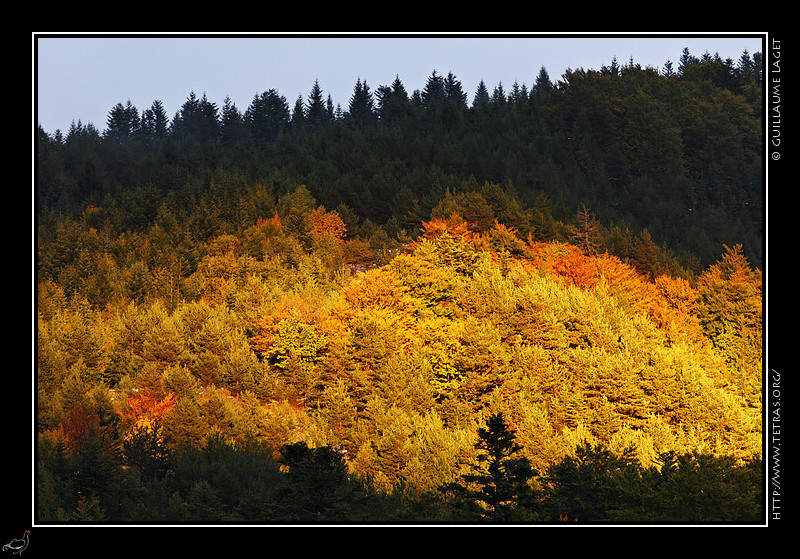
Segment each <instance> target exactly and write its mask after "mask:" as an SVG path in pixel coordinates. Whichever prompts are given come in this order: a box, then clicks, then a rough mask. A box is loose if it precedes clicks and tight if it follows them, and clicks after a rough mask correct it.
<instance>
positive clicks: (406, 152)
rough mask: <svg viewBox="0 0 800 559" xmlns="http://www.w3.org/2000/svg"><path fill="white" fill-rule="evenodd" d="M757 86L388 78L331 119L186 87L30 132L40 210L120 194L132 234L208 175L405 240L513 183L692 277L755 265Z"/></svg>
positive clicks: (275, 98)
mask: <svg viewBox="0 0 800 559" xmlns="http://www.w3.org/2000/svg"><path fill="white" fill-rule="evenodd" d="M761 75H762V70H761V54H760V53H754V54H753V55H752V56H751V55H750V54H749V53H747V52H744V53H743V54H742V56H741V57H740V59H739V60H738V61H732V60H722V59H720V58H719V57H717V56H712V55H709V54H708V53H706V54H704V55H703V56H701V57H696V56H693V55H691V54H690V53H689V52H688V50H684V52H683V53H682V54H681V55H680V58H679V60H678V62H677V63H676V64H675V65H674V68H673V64H672V63H670V62H667V63H665V66H664V67H663V68H662V69H660V70H657V69H654V68H649V67H647V68H642V67H641V66H639V65H638V64H635V63H634V62H633V61H631V62H629V63H628V64H626V65H618V64H617V63H616V61H614V62H613V63H612V65H611V66H608V67H603V68H601V69H600V70H583V69H578V70H569V71H567V72H566V73H565V74H564V75H563V76H562V77H561V79H559V80H557V81H553V80H551V78H550V77H549V75H548V74H547V71H546V69H545V68H542V69H541V70H540V72H539V74H538V75H537V76H536V77H535V79H534V81H533V83H532V84H531V86H530V87H528V86H527V85H525V84H518V83H516V82H515V83H514V84H511V85H508V84H497V85H496V86H494V88H493V89H489V88H488V87H487V86H486V85H485V84H484V83H481V84H480V85H479V87H478V90H477V91H476V92H474V94H473V95H472V98H471V103H468V94H467V92H465V91H464V90H463V88H462V87H461V83H460V82H459V81H458V79H457V78H456V76H454V75H453V74H452V73H449V74H448V75H446V76H444V75H440V74H439V73H437V72H436V70H434V71H433V73H432V74H431V76H430V77H429V79H428V81H427V83H426V84H425V86H424V87H423V88H422V89H421V90H420V89H415V90H414V91H413V92H409V91H407V89H406V87H405V85H404V84H403V83H402V82H401V81H400V78H399V77H398V78H397V79H396V80H395V81H394V82H393V83H392V84H390V85H380V86H378V87H377V88H376V89H375V90H374V91H372V90H371V89H370V86H369V85H368V84H366V83H365V82H361V81H360V80H359V81H358V82H357V83H356V84H355V87H354V91H353V94H352V97H351V98H350V100H349V103H348V105H347V107H346V108H342V107H341V106H339V105H336V106H334V105H333V102H332V100H331V99H330V97H329V96H328V97H327V98H326V96H325V94H324V91H323V89H322V87H321V86H320V84H319V83H317V82H314V84H313V87H312V89H311V92H310V94H309V95H308V97H307V98H306V99H303V98H298V99H296V100H295V101H294V103H293V104H292V101H291V100H287V99H286V98H285V97H283V96H282V95H281V94H280V93H279V92H278V91H276V90H274V89H270V90H267V91H265V92H263V93H260V94H257V95H255V96H254V99H253V100H252V102H251V104H250V105H249V106H248V107H247V108H246V109H244V110H240V109H239V108H238V107H236V106H235V105H234V104H233V103H231V101H230V100H229V99H225V100H224V102H223V103H222V105H221V106H220V105H218V104H217V103H215V102H213V101H211V100H209V99H207V98H206V97H205V95H202V96H197V95H196V94H195V93H194V92H192V93H191V94H190V95H189V97H188V98H187V100H186V102H185V103H184V104H183V105H182V106H181V108H180V110H178V111H177V113H176V114H175V115H174V116H172V118H170V117H169V115H167V114H166V113H165V111H164V108H163V106H162V105H161V103H160V102H159V101H154V102H153V104H152V106H150V107H149V108H146V109H143V110H141V111H140V110H139V109H137V108H136V107H134V106H132V105H131V104H130V102H128V103H126V104H123V103H122V102H120V103H119V104H117V105H116V106H115V107H113V108H111V110H110V112H109V115H108V119H107V122H106V123H105V125H106V127H105V129H104V130H103V131H102V132H101V131H100V130H98V129H97V128H95V127H94V125H92V124H87V125H84V124H81V123H80V121H78V122H77V123H73V124H72V126H71V127H70V129H69V130H68V131H66V132H64V131H51V133H50V134H48V133H45V131H44V130H42V129H41V128H40V129H39V134H38V137H37V139H38V141H37V207H38V209H39V210H40V213H41V214H47V213H49V212H50V211H62V210H63V211H68V212H71V213H72V214H73V215H78V214H80V212H82V211H83V210H84V209H85V208H86V207H87V206H88V205H90V204H91V205H94V206H102V207H108V206H109V204H110V203H116V204H119V203H120V200H125V201H126V203H127V204H128V208H126V210H127V212H128V215H126V216H125V219H126V221H125V223H123V224H122V226H124V227H138V226H141V225H142V224H148V223H151V222H152V219H153V217H154V215H155V211H156V209H157V207H158V204H157V203H156V202H154V200H163V199H164V197H165V196H168V195H171V200H172V202H171V203H173V204H183V205H191V204H195V203H196V202H197V197H198V195H199V194H200V193H206V192H207V191H208V190H209V188H213V187H214V186H215V184H214V177H215V175H216V174H218V173H225V174H227V175H235V176H236V177H237V178H238V179H239V182H240V183H241V184H254V183H259V182H265V183H266V182H270V181H271V180H272V179H273V177H274V176H275V175H276V174H278V175H280V176H281V177H282V178H283V179H285V183H286V185H287V186H286V188H290V187H291V186H293V185H296V184H304V185H306V186H307V187H308V188H309V189H310V191H311V192H312V194H313V195H314V196H315V198H316V199H317V200H318V201H319V202H320V203H321V204H323V205H325V206H326V207H328V208H336V207H338V206H339V205H340V204H344V205H346V206H347V207H348V208H350V209H351V210H352V211H353V212H355V214H356V215H358V216H359V217H360V218H361V219H369V220H370V221H372V222H373V223H377V224H381V225H385V224H387V223H391V224H392V226H393V227H394V226H396V227H400V228H407V229H409V230H412V231H416V230H417V229H418V227H419V220H420V219H425V218H427V217H429V215H430V214H429V212H430V211H431V209H432V208H433V207H434V206H435V205H436V204H438V202H439V201H440V199H441V198H442V197H443V196H444V194H445V192H446V191H447V190H448V189H454V188H457V187H458V186H459V185H461V184H462V183H465V182H468V181H470V180H471V179H474V182H476V183H477V184H483V183H484V182H487V181H488V182H492V183H497V184H500V185H503V186H504V187H509V188H512V189H513V190H514V193H515V196H516V197H517V199H518V200H519V201H520V202H521V203H522V204H523V205H524V206H526V207H530V206H533V205H535V203H536V202H537V201H541V200H545V201H546V202H547V203H548V204H549V205H550V207H551V209H552V212H553V215H554V217H555V218H556V219H559V220H569V219H572V218H573V217H574V216H575V215H576V213H577V212H578V211H580V210H581V208H583V207H586V208H588V209H589V210H590V211H591V212H592V213H593V214H594V215H595V216H596V218H597V219H598V220H599V221H600V223H602V224H603V225H604V226H605V227H613V226H616V227H619V228H621V229H626V228H627V229H629V230H630V231H631V232H632V233H633V234H636V235H641V234H642V233H643V231H644V230H645V229H646V230H647V233H648V234H649V236H650V237H651V238H652V239H653V240H654V241H655V242H656V244H658V245H664V244H666V245H667V246H668V247H669V248H670V249H671V250H672V251H674V252H675V254H677V255H679V256H681V257H682V258H683V260H684V262H686V261H688V260H690V259H695V258H696V259H698V262H699V264H701V265H703V266H706V265H709V264H711V263H713V262H714V261H715V260H716V259H717V257H718V256H719V254H720V251H721V246H722V244H727V245H729V246H732V245H734V244H742V245H743V247H744V250H745V253H746V254H747V256H748V258H749V259H750V260H751V262H753V263H754V264H755V265H756V266H760V265H761V262H762V258H763V253H762V252H763V234H762V229H763V196H762V188H763V181H762V174H763V173H762V159H761V154H762V137H761V134H762V126H761V122H762V118H761V116H762V115H761V110H762V87H761ZM225 188H228V189H231V188H232V189H234V190H235V189H236V185H235V184H227V185H225ZM109 199H110V200H111V202H109ZM210 209H211V210H212V211H217V212H224V211H226V209H227V208H224V207H220V208H210Z"/></svg>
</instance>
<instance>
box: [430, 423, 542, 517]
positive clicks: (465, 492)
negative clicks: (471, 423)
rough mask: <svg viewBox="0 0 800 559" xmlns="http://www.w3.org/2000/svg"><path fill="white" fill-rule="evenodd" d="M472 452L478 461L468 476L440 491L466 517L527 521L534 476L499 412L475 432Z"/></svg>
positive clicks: (532, 497)
mask: <svg viewBox="0 0 800 559" xmlns="http://www.w3.org/2000/svg"><path fill="white" fill-rule="evenodd" d="M475 448H476V449H477V450H478V457H477V463H476V464H472V465H471V469H472V473H467V474H464V475H462V480H463V483H461V484H459V483H450V484H447V485H444V486H442V487H440V490H441V491H443V492H445V493H446V494H447V493H451V494H453V495H454V496H455V498H456V503H457V506H464V507H465V508H466V512H467V514H468V515H477V517H478V518H482V519H484V520H488V521H491V522H508V521H514V520H531V519H532V518H533V513H532V510H533V509H534V508H535V507H534V502H535V501H534V499H535V492H534V490H533V488H532V487H531V486H530V485H529V481H530V480H531V479H532V478H533V477H535V476H537V475H538V472H537V471H536V470H534V469H533V468H532V467H531V465H530V462H529V461H528V459H527V458H526V457H524V456H521V455H519V451H521V450H522V446H521V445H519V444H517V442H516V439H515V436H514V433H513V432H512V431H511V430H509V428H508V426H507V425H506V423H505V419H504V418H503V413H502V412H498V413H496V414H493V415H491V416H490V417H489V418H488V419H487V420H486V427H481V428H479V429H478V442H477V443H476V444H475Z"/></svg>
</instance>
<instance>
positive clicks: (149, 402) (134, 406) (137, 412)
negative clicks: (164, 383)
mask: <svg viewBox="0 0 800 559" xmlns="http://www.w3.org/2000/svg"><path fill="white" fill-rule="evenodd" d="M177 400H178V397H177V396H176V395H175V394H173V393H172V392H170V393H169V394H167V395H166V396H165V397H164V398H159V397H158V395H157V394H156V393H155V392H153V391H151V390H147V389H144V390H140V391H139V392H136V393H135V394H134V395H133V396H131V397H130V398H128V400H127V401H126V402H125V404H124V406H123V407H119V408H117V413H118V414H119V416H120V421H121V422H122V425H123V427H124V428H125V429H131V428H132V427H137V426H138V427H152V426H153V425H154V424H159V423H161V418H162V417H163V416H164V414H165V413H166V412H168V411H169V410H171V409H172V408H173V407H174V406H175V404H176V403H177Z"/></svg>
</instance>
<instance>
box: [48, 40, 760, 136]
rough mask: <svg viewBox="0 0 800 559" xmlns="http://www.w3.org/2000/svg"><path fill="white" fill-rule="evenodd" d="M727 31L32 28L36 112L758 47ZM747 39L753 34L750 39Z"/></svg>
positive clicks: (554, 71) (660, 60)
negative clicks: (168, 32)
mask: <svg viewBox="0 0 800 559" xmlns="http://www.w3.org/2000/svg"><path fill="white" fill-rule="evenodd" d="M736 35H737V36H736V37H729V36H728V35H723V34H721V33H716V32H715V33H709V34H707V35H706V36H704V37H699V36H690V35H682V36H678V37H668V36H660V35H650V36H646V37H642V36H633V35H603V36H598V37H591V38H588V37H579V36H564V35H560V36H558V37H555V36H539V37H532V36H513V37H499V36H495V35H476V34H470V36H469V37H467V38H463V37H455V36H449V35H441V36H436V37H413V36H406V35H403V36H395V37H376V36H359V37H347V38H346V37H336V36H326V37H299V36H294V37H262V36H243V37H236V38H223V37H218V36H206V37H202V38H192V37H187V36H169V37H163V36H162V37H152V36H147V37H144V36H122V37H110V38H109V37H102V36H88V37H87V36H74V35H68V36H61V37H48V36H46V35H36V34H34V35H33V46H34V49H35V50H34V66H33V82H34V85H33V89H34V91H33V95H34V103H33V107H34V109H33V110H34V120H35V121H36V122H38V123H41V124H42V126H43V127H44V129H45V131H47V132H48V133H52V132H54V131H55V130H56V129H61V130H62V131H63V132H66V131H67V130H68V129H69V126H70V123H71V122H72V121H76V122H77V121H78V120H80V121H81V122H82V123H83V124H88V123H90V122H91V123H93V124H94V125H95V127H97V128H98V130H100V131H101V132H102V131H103V130H104V129H105V126H106V119H107V117H108V113H109V111H110V110H111V108H112V107H113V106H114V105H115V104H116V103H123V104H124V103H126V102H127V101H128V100H130V101H131V103H132V104H133V105H134V106H136V108H137V109H139V111H140V112H141V111H143V110H144V109H147V108H149V107H150V105H152V103H153V101H155V100H160V101H161V102H162V103H163V105H164V108H165V110H166V112H167V115H168V116H169V117H170V118H172V117H173V116H174V115H175V112H176V111H177V110H178V109H179V108H180V106H181V105H182V104H183V103H184V101H186V99H187V97H188V96H189V94H190V93H191V92H192V91H194V92H195V94H197V95H198V96H202V95H203V94H204V93H205V94H206V96H207V98H208V100H209V101H211V102H214V103H216V104H217V105H218V106H219V107H221V106H222V104H223V101H224V99H225V97H226V96H228V97H230V98H231V100H232V101H233V102H234V103H235V104H236V106H237V107H238V108H239V110H240V111H242V112H244V111H245V110H246V109H247V107H248V106H249V105H250V103H251V102H252V100H253V97H254V96H255V95H256V94H260V93H262V92H264V91H267V90H269V89H276V90H277V91H278V92H279V93H280V94H281V95H283V96H284V97H286V99H287V101H288V103H289V105H290V106H293V105H294V102H295V100H296V99H297V97H298V96H302V97H303V99H307V98H308V94H309V92H310V91H311V88H312V87H313V85H314V81H315V80H319V84H320V87H321V88H322V91H323V94H324V95H325V97H327V96H328V95H330V96H331V98H332V99H333V102H334V105H336V104H339V105H341V106H342V108H343V109H346V108H347V105H348V103H349V99H350V96H351V95H352V93H353V88H354V86H355V84H356V80H358V79H360V80H361V81H362V82H363V81H366V83H367V85H368V86H369V88H370V90H371V91H373V92H374V91H375V90H376V89H377V88H378V87H379V86H381V85H390V84H391V83H392V81H394V79H395V76H398V77H399V78H400V81H401V82H402V83H403V85H404V86H405V88H406V90H407V91H408V92H409V94H410V93H411V92H413V91H414V90H415V89H422V88H423V87H424V86H425V82H426V80H427V79H428V77H429V76H430V75H431V73H432V72H433V70H436V71H437V73H439V74H442V75H447V73H449V72H452V73H453V74H454V75H455V76H456V78H457V79H459V80H460V81H461V83H462V86H463V88H464V91H465V92H466V93H467V96H468V102H469V103H471V102H472V99H473V97H474V95H475V91H476V90H477V87H478V84H479V82H480V81H481V80H483V81H484V83H486V86H487V87H488V88H489V90H490V91H491V90H492V89H494V87H495V86H496V85H497V84H499V83H502V84H503V87H504V89H505V90H506V91H508V90H509V89H510V87H511V85H512V84H513V83H514V82H515V81H516V82H517V83H519V84H520V85H522V84H525V85H527V86H528V87H530V86H531V85H532V84H533V83H534V81H535V79H536V76H537V74H538V73H539V69H540V68H541V67H542V66H544V67H545V68H546V69H547V72H548V73H549V75H550V78H551V80H553V81H557V80H558V79H559V78H560V77H561V76H562V75H563V73H564V71H565V70H567V69H568V68H572V69H576V68H585V69H599V68H600V67H601V66H603V65H610V64H611V62H612V60H613V59H614V57H616V59H617V61H618V63H620V64H625V63H627V62H628V61H629V60H630V59H631V58H633V61H634V62H635V63H638V64H641V65H642V66H652V67H655V68H658V69H661V68H663V65H664V63H665V62H666V61H667V60H671V61H672V62H673V63H674V64H675V65H676V66H677V62H678V59H679V58H680V55H681V52H682V51H683V48H684V47H688V48H689V51H690V52H691V54H693V55H695V56H701V55H702V54H703V53H704V52H709V53H711V54H712V55H713V54H715V53H719V55H720V56H721V57H722V58H723V59H725V58H731V59H733V60H734V61H737V60H738V59H739V57H740V56H741V54H742V52H744V51H745V50H747V51H748V52H749V53H750V54H752V53H754V52H756V51H759V52H763V51H764V50H765V48H764V47H763V46H762V39H763V37H764V36H765V35H764V33H762V32H753V33H749V34H748V33H738V34H736ZM746 35H750V36H749V37H748V36H746Z"/></svg>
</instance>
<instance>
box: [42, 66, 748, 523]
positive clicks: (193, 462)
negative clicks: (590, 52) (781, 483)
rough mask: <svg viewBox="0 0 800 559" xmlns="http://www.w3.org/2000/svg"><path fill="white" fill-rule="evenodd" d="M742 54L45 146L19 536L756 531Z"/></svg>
mask: <svg viewBox="0 0 800 559" xmlns="http://www.w3.org/2000/svg"><path fill="white" fill-rule="evenodd" d="M761 106H762V88H761V57H760V54H759V53H755V54H753V55H752V57H751V56H750V54H748V53H743V55H742V57H741V59H740V60H739V61H737V62H733V61H730V60H725V61H723V60H720V59H719V58H717V57H713V56H709V55H705V56H703V57H700V58H697V57H694V56H692V55H690V54H689V53H688V51H684V53H683V55H682V56H681V58H680V61H679V64H678V65H677V67H676V68H675V69H674V70H673V68H672V65H671V64H669V63H668V64H665V67H664V68H663V69H662V70H656V69H652V68H642V67H640V66H638V65H636V64H634V63H633V62H631V63H629V64H628V65H624V66H621V67H619V66H617V64H616V63H614V64H612V66H610V67H604V68H601V69H600V70H597V71H594V70H591V71H589V70H575V71H572V70H570V71H568V72H567V73H566V74H564V76H562V78H561V79H560V80H559V81H557V82H553V81H551V80H550V78H549V76H548V75H547V72H546V70H545V69H544V68H542V70H541V72H540V73H539V75H538V77H537V78H536V80H535V83H534V84H533V85H532V86H531V87H530V89H529V88H528V87H526V86H525V85H518V84H514V85H513V86H512V87H510V88H509V89H508V90H507V91H506V90H504V88H503V86H502V85H500V84H498V85H497V86H496V87H495V88H494V89H493V91H491V92H490V90H489V89H488V88H486V86H485V85H484V84H481V86H480V87H479V89H478V91H477V92H476V93H475V95H474V98H473V101H472V103H471V104H468V103H467V95H466V93H465V92H464V91H463V90H462V88H461V85H460V83H459V82H458V80H457V79H456V77H455V76H454V75H453V74H448V75H447V76H446V77H445V76H441V75H439V74H438V73H437V72H436V71H434V72H433V73H432V74H431V76H430V78H429V80H428V82H427V83H426V84H425V87H424V89H422V90H415V91H413V92H412V93H410V94H409V93H408V92H407V90H406V88H405V86H404V85H403V84H402V82H401V81H400V79H399V78H398V79H396V80H395V82H394V83H392V84H390V85H386V86H380V87H378V88H377V89H376V91H375V92H372V91H371V90H370V88H369V87H368V86H367V84H366V83H362V82H361V81H359V82H358V83H357V84H356V85H355V87H354V91H353V95H352V97H351V99H350V102H349V105H348V107H347V109H346V110H343V109H342V108H341V107H339V106H334V105H333V103H332V101H331V100H330V98H328V99H327V100H326V99H325V97H324V93H323V91H322V89H321V87H320V85H319V84H318V83H315V84H314V86H313V88H312V90H311V93H310V95H309V96H308V98H307V99H298V100H297V101H296V103H295V104H294V106H293V107H291V106H290V105H289V103H288V102H287V100H286V99H285V98H283V97H282V96H281V95H280V94H279V93H278V92H277V91H275V90H268V91H266V92H265V93H263V94H259V95H256V96H255V98H254V99H253V101H252V104H251V105H250V106H249V107H247V109H246V110H245V111H243V112H242V111H240V110H239V109H238V108H237V107H235V106H234V105H233V104H232V103H230V101H229V100H227V99H226V100H225V101H224V103H223V104H222V106H221V107H219V106H217V105H216V104H215V103H214V102H211V101H209V100H208V99H207V98H206V97H205V96H201V97H198V96H196V95H195V94H194V93H191V94H190V95H189V97H188V99H187V100H186V102H185V103H184V105H183V106H182V107H181V109H180V110H179V111H178V113H177V114H176V115H174V117H173V118H171V119H170V118H168V117H167V115H166V114H165V112H164V110H163V107H162V106H161V104H160V103H159V102H158V101H155V102H154V103H153V105H152V106H151V107H150V108H147V109H145V110H143V111H141V112H140V111H139V110H138V109H137V108H136V107H133V106H132V105H130V103H128V104H122V103H120V104H118V105H117V106H115V107H113V108H111V110H110V112H109V116H108V121H107V123H106V129H105V130H104V131H103V132H102V133H101V132H100V131H99V130H97V129H96V128H95V127H94V126H93V125H86V126H84V125H82V124H81V123H75V124H73V126H72V127H71V128H70V130H69V131H67V133H66V134H62V133H61V132H60V131H57V132H55V133H47V132H45V131H44V130H42V129H41V127H40V128H39V129H38V134H37V139H36V186H37V191H36V217H37V223H36V243H37V246H36V249H37V254H36V275H37V277H36V284H37V285H36V312H37V317H36V319H37V322H36V336H37V356H36V373H37V394H36V410H35V411H36V423H37V425H36V430H37V453H36V458H37V463H36V474H37V479H36V482H37V484H36V495H37V510H36V518H37V520H40V521H44V522H75V521H106V522H114V523H119V522H122V523H124V522H142V521H148V522H150V521H153V522H167V523H169V522H180V521H187V522H200V523H203V522H214V523H217V522H255V523H274V522H278V523H280V522H302V523H316V522H362V521H368V522H411V521H432V522H435V521H456V522H481V521H487V520H489V521H538V522H564V521H578V522H590V521H611V522H639V521H658V522H664V521H678V522H680V521H688V522H705V521H735V522H757V521H759V520H761V519H762V517H763V508H762V506H763V502H762V501H763V495H762V482H763V473H762V471H761V468H762V466H761V452H762V425H761V418H762V400H761V395H762V386H761V378H762V275H761V271H760V269H759V266H760V265H761V261H762V258H763V253H762V244H763V215H762V214H763V201H762V188H763V183H762V162H761V153H762V137H761V134H762V125H761V118H762V115H761Z"/></svg>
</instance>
